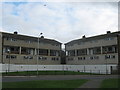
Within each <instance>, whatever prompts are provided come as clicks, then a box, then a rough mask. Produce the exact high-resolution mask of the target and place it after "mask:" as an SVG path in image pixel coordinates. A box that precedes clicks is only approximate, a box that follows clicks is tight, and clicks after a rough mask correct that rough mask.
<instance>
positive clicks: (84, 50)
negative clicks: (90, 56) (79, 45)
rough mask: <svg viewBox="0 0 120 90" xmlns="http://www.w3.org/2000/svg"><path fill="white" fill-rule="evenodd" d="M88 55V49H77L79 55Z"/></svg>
mask: <svg viewBox="0 0 120 90" xmlns="http://www.w3.org/2000/svg"><path fill="white" fill-rule="evenodd" d="M81 55H87V49H79V50H77V56H81Z"/></svg>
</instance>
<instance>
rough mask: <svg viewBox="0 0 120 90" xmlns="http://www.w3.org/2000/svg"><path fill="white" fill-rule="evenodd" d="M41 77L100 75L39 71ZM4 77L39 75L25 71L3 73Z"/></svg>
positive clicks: (35, 72)
mask: <svg viewBox="0 0 120 90" xmlns="http://www.w3.org/2000/svg"><path fill="white" fill-rule="evenodd" d="M38 74H39V75H100V74H94V73H84V72H75V71H39V72H38ZM2 75H3V76H11V75H12V76H17V75H18V76H29V75H37V71H23V72H8V73H2Z"/></svg>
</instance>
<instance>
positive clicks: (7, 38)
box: [6, 37, 17, 41]
mask: <svg viewBox="0 0 120 90" xmlns="http://www.w3.org/2000/svg"><path fill="white" fill-rule="evenodd" d="M6 40H9V41H17V39H15V38H9V37H6Z"/></svg>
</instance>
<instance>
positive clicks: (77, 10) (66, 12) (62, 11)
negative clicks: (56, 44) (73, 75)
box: [2, 2, 118, 43]
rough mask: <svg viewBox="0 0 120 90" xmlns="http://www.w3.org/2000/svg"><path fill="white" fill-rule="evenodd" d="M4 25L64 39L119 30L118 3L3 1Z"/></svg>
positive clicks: (26, 31) (8, 27)
mask: <svg viewBox="0 0 120 90" xmlns="http://www.w3.org/2000/svg"><path fill="white" fill-rule="evenodd" d="M2 20H3V21H2V22H3V29H4V30H5V31H8V32H14V31H16V30H17V31H18V32H19V33H21V34H27V35H32V36H38V34H39V33H41V32H42V33H43V35H44V36H45V37H47V38H51V39H56V40H58V41H60V42H62V43H66V42H68V41H70V40H73V39H76V38H81V36H82V35H86V36H93V35H96V34H98V35H99V34H103V33H106V31H108V30H110V31H117V30H118V21H117V20H118V11H117V3H72V2H71V3H66V2H59V3H58V2H56V3H53V2H46V3H44V2H39V3H37V2H34V3H33V2H28V3H18V4H17V3H3V19H2Z"/></svg>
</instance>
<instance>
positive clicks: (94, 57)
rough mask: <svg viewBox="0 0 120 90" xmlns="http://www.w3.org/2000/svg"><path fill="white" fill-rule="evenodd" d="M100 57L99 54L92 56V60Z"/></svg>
mask: <svg viewBox="0 0 120 90" xmlns="http://www.w3.org/2000/svg"><path fill="white" fill-rule="evenodd" d="M94 59H99V56H91V57H90V60H94Z"/></svg>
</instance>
